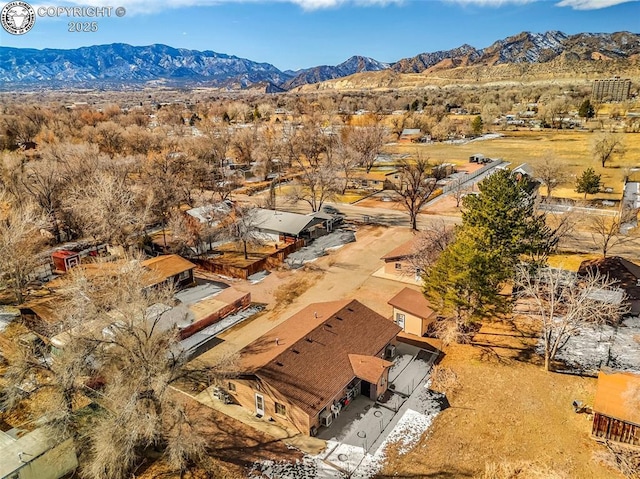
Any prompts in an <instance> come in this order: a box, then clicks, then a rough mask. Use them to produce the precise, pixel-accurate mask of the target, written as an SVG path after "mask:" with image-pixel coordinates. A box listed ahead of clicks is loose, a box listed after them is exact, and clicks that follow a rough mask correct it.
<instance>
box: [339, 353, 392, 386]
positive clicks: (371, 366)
mask: <svg viewBox="0 0 640 479" xmlns="http://www.w3.org/2000/svg"><path fill="white" fill-rule="evenodd" d="M349 362H350V363H351V369H353V372H354V374H355V375H356V377H357V378H360V379H364V380H365V381H368V382H370V383H372V384H377V383H378V381H380V377H381V376H382V373H384V370H385V369H387V368H390V367H391V366H393V363H390V362H389V361H385V360H384V359H382V358H379V357H377V356H363V355H361V354H349Z"/></svg>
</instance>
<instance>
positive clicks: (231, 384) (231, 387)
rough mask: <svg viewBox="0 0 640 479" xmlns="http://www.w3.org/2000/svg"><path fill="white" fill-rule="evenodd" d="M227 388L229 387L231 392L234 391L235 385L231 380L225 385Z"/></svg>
mask: <svg viewBox="0 0 640 479" xmlns="http://www.w3.org/2000/svg"><path fill="white" fill-rule="evenodd" d="M227 389H229V391H231V392H233V393H234V392H236V385H235V383H232V382H231V381H229V384H228V385H227Z"/></svg>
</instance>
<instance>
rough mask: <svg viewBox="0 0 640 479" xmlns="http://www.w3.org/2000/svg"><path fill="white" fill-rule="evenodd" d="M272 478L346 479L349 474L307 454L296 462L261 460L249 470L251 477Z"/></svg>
mask: <svg viewBox="0 0 640 479" xmlns="http://www.w3.org/2000/svg"><path fill="white" fill-rule="evenodd" d="M259 477H268V478H271V479H316V478H318V479H344V478H346V477H347V476H346V475H345V474H343V473H341V472H340V471H338V470H337V469H335V468H333V467H331V466H329V465H328V464H325V463H324V462H323V461H322V460H321V459H320V458H318V457H317V456H309V455H305V456H304V457H303V458H302V460H299V461H296V462H284V461H282V462H276V461H261V462H259V463H256V464H254V466H253V468H252V469H251V471H249V478H259Z"/></svg>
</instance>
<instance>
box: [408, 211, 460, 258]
mask: <svg viewBox="0 0 640 479" xmlns="http://www.w3.org/2000/svg"><path fill="white" fill-rule="evenodd" d="M454 238H455V228H453V227H452V226H448V225H447V224H446V223H445V222H444V221H443V220H438V221H434V222H433V223H430V224H429V225H428V226H427V227H426V228H425V229H424V230H422V231H420V232H419V233H418V235H417V236H416V238H415V239H414V245H413V249H412V252H411V254H410V255H409V258H408V259H409V263H410V264H411V266H412V267H414V268H415V270H416V271H418V270H419V271H426V270H427V268H430V267H431V266H433V264H434V263H435V262H436V260H437V259H438V257H439V256H440V255H441V254H442V252H443V251H444V250H445V249H446V248H447V246H449V245H450V244H451V242H453V240H454Z"/></svg>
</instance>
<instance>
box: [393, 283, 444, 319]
mask: <svg viewBox="0 0 640 479" xmlns="http://www.w3.org/2000/svg"><path fill="white" fill-rule="evenodd" d="M388 304H390V305H391V306H393V307H395V308H398V309H401V310H402V311H406V312H407V313H410V314H413V315H414V316H417V317H419V318H422V319H429V318H433V319H434V320H435V312H434V311H433V309H431V304H430V303H429V301H428V300H427V298H425V297H424V295H423V294H422V293H421V292H420V291H416V290H415V289H411V288H404V289H403V290H402V291H400V292H399V293H398V294H396V295H395V296H394V297H393V298H391V299H390V300H389V302H388Z"/></svg>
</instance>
